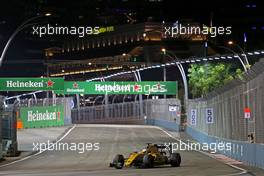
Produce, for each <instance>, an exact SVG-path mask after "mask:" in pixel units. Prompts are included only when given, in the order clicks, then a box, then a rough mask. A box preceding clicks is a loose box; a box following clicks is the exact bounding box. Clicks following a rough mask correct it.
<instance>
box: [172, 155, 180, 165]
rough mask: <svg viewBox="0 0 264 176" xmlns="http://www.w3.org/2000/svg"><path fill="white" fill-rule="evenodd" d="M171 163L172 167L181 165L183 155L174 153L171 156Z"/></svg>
mask: <svg viewBox="0 0 264 176" xmlns="http://www.w3.org/2000/svg"><path fill="white" fill-rule="evenodd" d="M170 164H171V166H172V167H180V165H181V155H180V154H179V153H172V154H171V158H170Z"/></svg>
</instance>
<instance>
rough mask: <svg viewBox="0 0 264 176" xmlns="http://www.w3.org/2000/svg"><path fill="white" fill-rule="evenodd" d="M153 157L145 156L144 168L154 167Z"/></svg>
mask: <svg viewBox="0 0 264 176" xmlns="http://www.w3.org/2000/svg"><path fill="white" fill-rule="evenodd" d="M153 163H154V160H153V157H152V156H151V155H148V154H146V155H144V157H143V168H152V167H153Z"/></svg>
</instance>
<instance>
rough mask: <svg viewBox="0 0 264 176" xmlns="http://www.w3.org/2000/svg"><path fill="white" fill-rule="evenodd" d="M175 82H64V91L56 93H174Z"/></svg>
mask: <svg viewBox="0 0 264 176" xmlns="http://www.w3.org/2000/svg"><path fill="white" fill-rule="evenodd" d="M177 92H178V91H177V82H176V81H167V82H153V81H142V82H84V81H83V82H70V81H66V82H64V92H63V91H55V93H57V94H63V93H64V94H94V95H98V94H99V95H100V94H146V95H149V94H156V95H164V94H166V95H176V94H177Z"/></svg>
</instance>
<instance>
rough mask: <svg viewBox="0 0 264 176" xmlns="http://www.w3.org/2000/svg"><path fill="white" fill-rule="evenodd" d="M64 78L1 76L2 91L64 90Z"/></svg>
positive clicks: (0, 86) (0, 89)
mask: <svg viewBox="0 0 264 176" xmlns="http://www.w3.org/2000/svg"><path fill="white" fill-rule="evenodd" d="M63 86H64V80H63V78H0V91H37V90H47V91H50V90H63Z"/></svg>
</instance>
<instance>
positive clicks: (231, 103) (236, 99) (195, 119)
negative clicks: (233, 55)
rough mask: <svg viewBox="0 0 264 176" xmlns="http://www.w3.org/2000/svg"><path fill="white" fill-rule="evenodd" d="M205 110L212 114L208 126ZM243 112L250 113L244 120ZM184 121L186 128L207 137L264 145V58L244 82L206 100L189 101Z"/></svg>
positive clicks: (233, 82)
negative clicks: (210, 109) (186, 116)
mask: <svg viewBox="0 0 264 176" xmlns="http://www.w3.org/2000/svg"><path fill="white" fill-rule="evenodd" d="M207 108H212V111H213V112H212V117H213V122H211V123H210V122H209V123H208V119H207V118H208V115H206V113H207V111H206V109H207ZM248 108H249V109H248ZM245 110H246V111H247V112H248V111H249V110H250V118H245V112H244V111H245ZM248 117H249V116H248ZM210 118H211V117H210ZM210 120H212V119H210ZM187 121H188V127H189V128H192V129H194V130H197V131H200V132H202V133H204V134H206V135H209V136H215V137H219V138H224V139H231V140H237V141H249V142H256V143H264V59H261V60H260V61H259V62H258V63H256V64H255V65H254V66H253V67H252V68H251V69H250V70H249V71H248V73H247V74H245V75H244V77H243V79H241V80H234V81H231V82H230V83H229V84H228V85H226V86H224V87H223V88H220V89H217V90H215V91H214V92H212V93H210V94H209V95H208V96H206V97H205V98H201V99H194V100H189V102H188V119H187Z"/></svg>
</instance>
